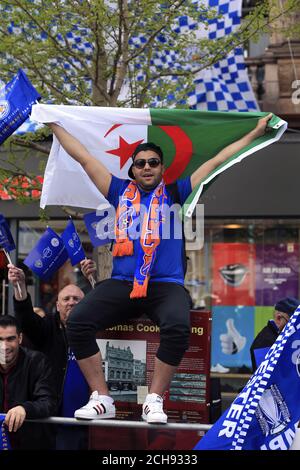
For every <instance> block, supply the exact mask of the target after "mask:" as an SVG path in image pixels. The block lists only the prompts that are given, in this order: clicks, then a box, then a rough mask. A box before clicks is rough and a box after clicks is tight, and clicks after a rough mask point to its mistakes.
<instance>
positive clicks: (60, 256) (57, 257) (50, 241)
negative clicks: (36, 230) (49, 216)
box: [24, 227, 68, 280]
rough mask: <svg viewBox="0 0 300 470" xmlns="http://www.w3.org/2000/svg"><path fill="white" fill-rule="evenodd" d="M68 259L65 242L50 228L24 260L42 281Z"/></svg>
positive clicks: (48, 277) (49, 276)
mask: <svg viewBox="0 0 300 470" xmlns="http://www.w3.org/2000/svg"><path fill="white" fill-rule="evenodd" d="M67 259H68V252H67V250H66V249H65V245H64V242H63V241H62V239H61V238H60V236H59V235H57V233H55V232H54V230H52V229H51V228H50V227H48V228H47V230H46V231H45V233H44V234H43V235H42V237H41V238H40V239H39V241H38V242H37V244H36V245H35V246H34V248H33V249H32V250H31V252H30V253H29V254H28V256H27V258H26V259H25V260H24V264H25V265H26V266H28V268H30V269H31V270H32V271H33V272H34V273H35V274H36V275H37V276H39V277H40V278H41V279H45V280H47V279H50V278H51V276H52V275H53V274H54V273H55V272H56V271H57V270H58V269H59V268H60V267H61V266H62V265H63V264H64V263H65V262H66V261H67Z"/></svg>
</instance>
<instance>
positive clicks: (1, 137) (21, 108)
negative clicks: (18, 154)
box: [0, 69, 41, 145]
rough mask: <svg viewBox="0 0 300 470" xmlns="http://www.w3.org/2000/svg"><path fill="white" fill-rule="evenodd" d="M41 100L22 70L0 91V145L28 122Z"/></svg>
mask: <svg viewBox="0 0 300 470" xmlns="http://www.w3.org/2000/svg"><path fill="white" fill-rule="evenodd" d="M40 98H41V96H40V95H39V93H38V92H37V91H36V89H35V88H34V87H33V86H32V84H31V83H30V81H29V80H28V78H27V76H26V75H25V73H24V72H23V70H22V69H20V70H19V71H18V73H17V75H16V76H15V77H14V78H13V79H12V80H11V81H10V82H9V83H8V84H7V85H5V87H3V88H2V89H1V90H0V145H1V144H2V143H3V142H4V141H5V140H6V139H7V138H8V137H9V136H10V135H11V134H12V133H13V132H14V131H15V130H16V129H17V128H18V127H20V126H21V124H22V123H23V122H24V121H26V119H27V118H28V116H29V115H30V113H31V107H32V105H33V104H34V103H36V101H37V100H39V99H40Z"/></svg>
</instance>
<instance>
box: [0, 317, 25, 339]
mask: <svg viewBox="0 0 300 470" xmlns="http://www.w3.org/2000/svg"><path fill="white" fill-rule="evenodd" d="M9 326H15V327H16V330H17V333H18V335H19V334H20V333H21V327H20V324H19V322H18V321H17V319H16V318H15V317H13V316H12V315H0V327H1V328H8V327H9Z"/></svg>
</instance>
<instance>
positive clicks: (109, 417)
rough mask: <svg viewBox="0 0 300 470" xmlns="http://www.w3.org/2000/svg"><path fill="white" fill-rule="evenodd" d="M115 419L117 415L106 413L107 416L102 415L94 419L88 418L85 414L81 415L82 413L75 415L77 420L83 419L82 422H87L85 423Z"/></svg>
mask: <svg viewBox="0 0 300 470" xmlns="http://www.w3.org/2000/svg"><path fill="white" fill-rule="evenodd" d="M115 417H116V413H105V414H102V415H97V416H94V417H93V418H89V417H88V416H86V415H84V414H81V413H75V415H74V418H75V419H82V420H85V421H93V420H95V419H111V418H115Z"/></svg>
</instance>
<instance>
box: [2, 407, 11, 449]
mask: <svg viewBox="0 0 300 470" xmlns="http://www.w3.org/2000/svg"><path fill="white" fill-rule="evenodd" d="M4 420H5V415H4V414H0V450H10V449H11V447H10V443H9V439H8V431H7V428H6V426H5V424H4Z"/></svg>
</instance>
